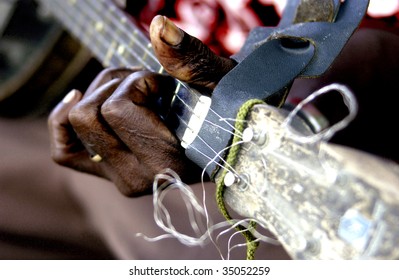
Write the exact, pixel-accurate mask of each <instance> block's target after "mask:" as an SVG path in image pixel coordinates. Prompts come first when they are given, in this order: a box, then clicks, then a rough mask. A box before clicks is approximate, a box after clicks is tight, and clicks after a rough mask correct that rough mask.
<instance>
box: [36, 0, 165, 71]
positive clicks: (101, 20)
mask: <svg viewBox="0 0 399 280" xmlns="http://www.w3.org/2000/svg"><path fill="white" fill-rule="evenodd" d="M40 2H41V3H42V4H43V5H44V7H45V8H46V9H48V11H49V12H50V13H51V14H53V15H54V16H55V17H56V18H57V19H58V20H60V21H61V22H62V24H63V25H64V26H65V27H66V28H67V29H68V30H69V31H70V32H71V33H72V34H73V35H74V36H76V37H77V38H78V39H79V41H81V42H82V43H83V44H84V45H85V46H86V47H87V48H88V49H89V50H90V51H91V52H92V53H93V55H94V56H95V57H96V58H97V59H98V60H99V61H100V62H101V63H102V64H103V65H104V66H105V67H109V66H111V67H121V66H140V65H141V66H143V67H145V68H146V69H148V70H151V71H154V72H160V73H162V72H163V68H162V66H161V65H160V64H159V62H158V60H157V59H156V57H155V55H154V52H153V49H152V47H151V44H150V41H149V39H148V38H147V37H146V36H145V35H144V33H143V32H142V31H141V30H140V28H139V27H137V26H136V25H135V24H134V23H133V21H132V20H131V19H130V18H129V17H128V16H127V15H126V14H125V13H124V12H123V11H121V10H120V9H119V8H118V7H117V6H116V5H115V3H113V2H112V1H110V0H40Z"/></svg>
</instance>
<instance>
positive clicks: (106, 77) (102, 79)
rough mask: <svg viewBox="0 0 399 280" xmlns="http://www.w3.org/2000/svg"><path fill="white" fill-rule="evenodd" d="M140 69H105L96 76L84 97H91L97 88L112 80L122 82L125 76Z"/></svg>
mask: <svg viewBox="0 0 399 280" xmlns="http://www.w3.org/2000/svg"><path fill="white" fill-rule="evenodd" d="M139 70H141V68H138V67H137V68H106V69H104V70H103V71H101V72H100V74H98V75H97V76H96V78H95V79H94V80H93V81H92V83H91V84H90V85H89V87H88V88H87V90H86V93H85V96H87V95H91V94H92V93H93V92H94V91H95V90H96V89H97V88H99V87H101V86H102V85H104V84H106V83H108V82H109V81H112V80H114V79H118V80H124V79H125V78H126V77H127V76H129V75H130V74H132V73H133V72H135V71H139Z"/></svg>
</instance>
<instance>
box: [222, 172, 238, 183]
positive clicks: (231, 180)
mask: <svg viewBox="0 0 399 280" xmlns="http://www.w3.org/2000/svg"><path fill="white" fill-rule="evenodd" d="M236 182H237V178H236V176H235V175H234V174H233V172H230V171H229V172H227V174H226V176H224V185H225V186H226V187H231V186H232V185H233V184H234V183H236Z"/></svg>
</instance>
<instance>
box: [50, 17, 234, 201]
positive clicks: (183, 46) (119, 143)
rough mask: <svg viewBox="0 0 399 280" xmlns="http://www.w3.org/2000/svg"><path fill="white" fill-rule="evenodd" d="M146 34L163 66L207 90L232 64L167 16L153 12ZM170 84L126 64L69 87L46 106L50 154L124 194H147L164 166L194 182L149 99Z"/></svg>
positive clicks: (167, 92)
mask: <svg viewBox="0 0 399 280" xmlns="http://www.w3.org/2000/svg"><path fill="white" fill-rule="evenodd" d="M150 35H151V41H152V44H153V46H154V49H155V52H156V55H157V57H158V59H159V61H160V63H161V64H162V65H163V67H164V68H165V70H166V71H167V72H168V73H169V74H170V75H171V76H173V77H175V78H178V79H180V80H182V81H184V82H187V83H188V84H190V85H191V86H192V87H195V88H197V89H200V90H204V91H211V90H213V88H214V87H215V86H216V84H217V83H218V81H219V80H220V79H221V78H222V77H223V76H224V75H225V74H226V73H227V72H228V71H230V70H231V69H232V68H233V67H234V65H235V63H234V62H233V61H232V60H230V59H226V58H221V57H218V56H216V55H215V54H214V53H212V52H211V51H210V50H209V49H208V48H207V47H206V46H205V45H203V44H202V43H201V42H200V41H199V40H197V39H196V38H193V37H191V36H190V35H188V34H187V33H185V32H183V31H182V30H180V29H178V28H177V27H176V26H175V25H174V24H173V23H172V22H171V21H169V20H168V19H167V18H165V17H162V16H157V17H155V18H154V20H153V22H152V24H151V34H150ZM173 90H174V80H173V79H172V78H171V77H169V76H164V75H160V74H156V73H151V72H148V71H144V70H140V69H127V68H126V69H107V70H105V71H103V72H102V73H101V74H100V75H99V76H97V78H96V79H95V80H94V81H93V82H92V84H91V85H90V86H89V88H88V89H87V91H86V93H85V94H84V95H82V93H80V92H79V91H77V90H74V91H72V92H71V93H70V94H68V95H67V96H66V97H65V98H64V100H63V102H61V103H60V104H58V105H57V106H56V108H55V109H54V110H53V112H52V113H51V115H50V117H49V120H48V124H49V130H50V140H51V149H52V158H53V159H54V161H55V162H57V163H58V164H61V165H63V166H67V167H70V168H73V169H75V170H79V171H82V172H86V173H90V174H94V175H97V176H100V177H103V178H106V179H108V180H111V181H113V182H114V183H115V184H116V186H117V187H118V189H119V190H120V191H121V192H122V193H123V194H125V195H127V196H137V195H141V194H145V193H149V192H150V191H151V186H152V182H153V179H154V176H155V175H156V174H157V173H159V172H160V171H161V170H163V169H164V168H171V169H173V170H175V171H176V172H177V173H178V174H179V175H181V176H182V178H183V180H184V181H185V182H187V183H190V182H195V181H199V179H200V170H198V168H197V167H195V166H194V164H192V163H191V162H190V161H189V160H188V159H187V158H186V157H185V155H184V151H183V149H182V148H181V147H180V144H179V143H178V141H177V139H176V138H175V137H174V135H173V134H172V133H171V132H170V131H169V130H168V129H167V127H166V126H165V125H164V124H163V123H162V121H161V119H160V118H159V116H158V114H157V112H156V111H155V101H156V100H157V99H158V98H159V97H160V96H163V98H165V96H166V97H168V96H171V94H172V92H173Z"/></svg>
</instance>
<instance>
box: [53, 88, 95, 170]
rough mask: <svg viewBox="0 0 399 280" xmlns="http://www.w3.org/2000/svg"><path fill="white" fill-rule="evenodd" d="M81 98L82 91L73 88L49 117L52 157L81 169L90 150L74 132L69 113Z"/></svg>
mask: <svg viewBox="0 0 399 280" xmlns="http://www.w3.org/2000/svg"><path fill="white" fill-rule="evenodd" d="M81 98H82V93H81V92H79V91H77V90H72V91H71V92H69V93H68V94H67V95H66V96H65V97H64V99H63V100H62V102H60V103H59V104H58V105H57V106H56V107H55V108H54V109H53V111H52V112H51V114H50V116H49V118H48V129H49V135H50V146H51V157H52V159H53V160H54V161H55V162H57V163H58V164H61V165H63V166H68V167H73V168H76V169H79V170H81V169H82V166H83V165H85V161H86V160H88V152H87V151H86V149H85V147H84V146H83V145H82V143H81V142H80V140H79V139H78V137H77V135H76V133H75V132H74V130H73V128H72V125H71V123H70V122H69V119H68V114H69V112H70V110H71V109H72V108H73V106H75V105H76V104H77V103H78V102H79V101H80V100H81Z"/></svg>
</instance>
